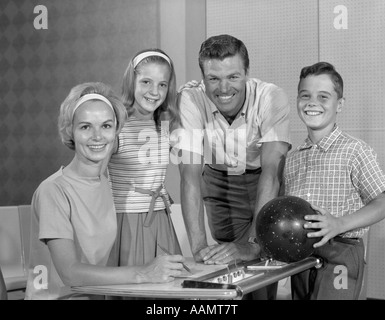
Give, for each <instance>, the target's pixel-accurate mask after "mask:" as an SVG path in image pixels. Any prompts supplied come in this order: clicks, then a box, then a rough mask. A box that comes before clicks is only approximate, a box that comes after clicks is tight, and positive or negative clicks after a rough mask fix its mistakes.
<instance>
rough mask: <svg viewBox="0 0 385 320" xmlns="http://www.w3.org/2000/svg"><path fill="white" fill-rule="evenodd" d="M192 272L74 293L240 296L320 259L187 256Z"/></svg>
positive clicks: (96, 287)
mask: <svg viewBox="0 0 385 320" xmlns="http://www.w3.org/2000/svg"><path fill="white" fill-rule="evenodd" d="M187 265H188V266H189V267H190V269H191V270H192V275H188V274H185V275H184V276H183V277H180V278H176V279H175V280H174V281H171V282H168V283H159V284H157V283H156V284H154V283H144V284H143V283H142V284H124V285H123V284H122V285H108V286H106V285H104V286H78V287H73V288H72V289H73V290H74V291H75V292H79V293H85V294H95V295H108V296H127V297H136V298H161V299H209V300H213V299H242V297H243V295H245V294H247V293H249V292H252V291H255V290H257V289H260V288H262V287H264V286H267V285H269V284H271V283H275V282H278V281H279V280H281V279H284V278H286V277H289V276H292V275H294V274H297V273H299V272H302V271H304V270H307V269H310V268H313V267H316V268H318V267H320V266H321V265H322V261H321V260H320V259H319V258H317V257H313V256H310V257H308V258H306V259H303V260H301V261H298V262H293V263H280V262H277V261H274V260H260V259H257V260H253V261H249V262H242V263H238V264H237V263H233V264H232V265H204V264H202V263H196V262H194V261H193V259H192V258H187Z"/></svg>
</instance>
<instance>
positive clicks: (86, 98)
mask: <svg viewBox="0 0 385 320" xmlns="http://www.w3.org/2000/svg"><path fill="white" fill-rule="evenodd" d="M89 100H100V101H103V102H105V103H106V104H107V105H108V106H109V107H110V108H111V110H112V112H113V113H114V116H115V124H116V114H115V110H114V107H113V106H112V104H111V102H110V100H108V99H107V98H106V97H104V96H102V95H101V94H98V93H88V94H85V95H84V96H82V97H81V98H80V99H79V100H78V102H77V103H76V105H75V108H74V110H73V111H72V119H73V118H74V115H75V111H76V109H77V108H79V107H80V106H81V105H82V104H83V103H84V102H86V101H89Z"/></svg>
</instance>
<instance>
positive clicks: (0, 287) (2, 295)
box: [0, 268, 8, 300]
mask: <svg viewBox="0 0 385 320" xmlns="http://www.w3.org/2000/svg"><path fill="white" fill-rule="evenodd" d="M0 300H8V294H7V287H6V286H5V282H4V278H3V273H2V272H1V268H0Z"/></svg>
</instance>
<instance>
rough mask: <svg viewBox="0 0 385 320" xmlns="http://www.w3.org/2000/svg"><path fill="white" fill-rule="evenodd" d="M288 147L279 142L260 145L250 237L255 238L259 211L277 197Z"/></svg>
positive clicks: (286, 144) (284, 143)
mask: <svg viewBox="0 0 385 320" xmlns="http://www.w3.org/2000/svg"><path fill="white" fill-rule="evenodd" d="M289 147H290V145H289V144H288V143H286V142H280V141H274V142H265V143H263V144H262V150H261V168H262V172H261V176H260V177H259V182H258V191H257V199H256V203H255V210H254V219H253V224H252V228H251V232H250V236H251V237H255V221H256V217H257V215H258V213H259V211H260V210H261V209H262V207H263V206H264V205H265V204H266V203H267V202H268V201H270V200H272V199H274V198H275V197H277V196H278V193H279V189H280V187H281V183H282V174H283V168H284V166H285V159H286V155H287V152H288V151H289Z"/></svg>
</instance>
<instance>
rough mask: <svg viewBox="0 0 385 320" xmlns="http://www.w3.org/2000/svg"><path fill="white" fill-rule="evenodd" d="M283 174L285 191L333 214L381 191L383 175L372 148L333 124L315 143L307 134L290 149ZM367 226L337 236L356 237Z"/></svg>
mask: <svg viewBox="0 0 385 320" xmlns="http://www.w3.org/2000/svg"><path fill="white" fill-rule="evenodd" d="M284 175H285V194H287V195H292V196H297V197H300V198H303V199H305V200H307V201H308V202H310V203H312V204H315V205H317V206H319V207H321V208H325V209H327V210H328V211H329V212H330V213H331V214H332V215H333V216H335V217H342V216H345V215H348V214H352V213H354V212H355V211H357V210H359V209H360V208H362V207H363V206H364V205H366V204H368V203H369V202H370V201H371V200H373V199H374V198H375V197H376V196H378V195H379V194H380V193H381V192H384V191H385V175H384V173H383V171H382V170H381V168H380V166H379V164H378V161H377V156H376V153H375V152H374V150H373V149H372V148H371V147H370V146H369V145H368V144H366V143H365V142H364V141H362V140H360V139H357V138H354V137H352V136H350V135H348V134H346V133H344V132H342V131H341V130H340V129H339V128H338V127H337V126H335V127H334V129H333V131H332V132H331V133H330V134H329V135H328V136H326V137H324V138H323V139H322V140H321V141H320V142H319V143H317V144H313V143H312V142H311V140H310V139H309V138H307V139H306V140H305V142H304V143H303V144H302V145H300V146H299V147H298V148H297V149H296V150H294V151H293V152H292V153H290V154H289V155H288V157H287V160H286V165H285V174H284ZM368 229H369V227H366V228H359V229H355V230H351V231H349V232H346V233H344V234H342V235H341V236H343V237H347V238H360V237H362V236H363V235H364V233H365V232H366V231H367V230H368Z"/></svg>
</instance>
